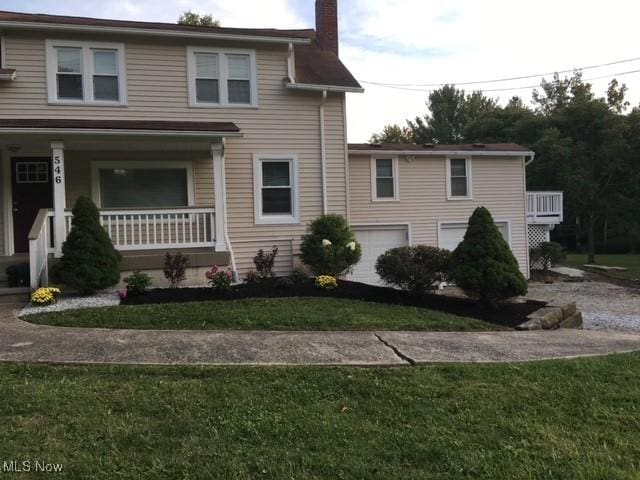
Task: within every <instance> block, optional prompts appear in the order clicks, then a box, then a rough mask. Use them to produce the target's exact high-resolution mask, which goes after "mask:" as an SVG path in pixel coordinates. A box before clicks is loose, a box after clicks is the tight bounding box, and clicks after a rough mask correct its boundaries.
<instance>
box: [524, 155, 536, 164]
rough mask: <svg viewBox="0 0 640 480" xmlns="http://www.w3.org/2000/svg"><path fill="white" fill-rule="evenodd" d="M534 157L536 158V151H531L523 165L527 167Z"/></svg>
mask: <svg viewBox="0 0 640 480" xmlns="http://www.w3.org/2000/svg"><path fill="white" fill-rule="evenodd" d="M535 159H536V152H531V158H530V159H529V160H527V161H526V162H525V164H524V166H525V167H528V166H529V165H531V164H532V163H533V161H534V160H535Z"/></svg>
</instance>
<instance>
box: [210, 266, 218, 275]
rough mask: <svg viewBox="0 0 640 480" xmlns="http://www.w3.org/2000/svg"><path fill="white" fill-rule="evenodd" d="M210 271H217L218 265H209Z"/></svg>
mask: <svg viewBox="0 0 640 480" xmlns="http://www.w3.org/2000/svg"><path fill="white" fill-rule="evenodd" d="M211 273H218V266H217V265H214V266H213V267H211Z"/></svg>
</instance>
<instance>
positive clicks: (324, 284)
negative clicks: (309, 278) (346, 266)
mask: <svg viewBox="0 0 640 480" xmlns="http://www.w3.org/2000/svg"><path fill="white" fill-rule="evenodd" d="M315 285H316V287H318V288H323V289H325V290H331V289H332V288H337V287H338V281H337V280H336V278H335V277H332V276H331V275H320V276H318V277H316V281H315Z"/></svg>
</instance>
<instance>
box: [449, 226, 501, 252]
mask: <svg viewBox="0 0 640 480" xmlns="http://www.w3.org/2000/svg"><path fill="white" fill-rule="evenodd" d="M496 226H497V227H498V230H500V233H501V234H502V238H504V239H505V241H506V242H507V243H508V244H510V241H509V224H508V223H507V222H496ZM466 231H467V225H466V224H464V223H441V224H440V236H439V237H438V244H439V247H440V248H445V249H447V250H451V251H454V250H455V249H456V247H457V246H458V245H459V244H460V242H462V239H463V238H464V234H465V233H466Z"/></svg>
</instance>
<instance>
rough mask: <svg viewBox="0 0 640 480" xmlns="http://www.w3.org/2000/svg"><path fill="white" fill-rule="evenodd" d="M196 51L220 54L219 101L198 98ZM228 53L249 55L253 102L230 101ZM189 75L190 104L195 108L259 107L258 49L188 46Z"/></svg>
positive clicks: (250, 89)
mask: <svg viewBox="0 0 640 480" xmlns="http://www.w3.org/2000/svg"><path fill="white" fill-rule="evenodd" d="M196 53H214V54H217V55H218V88H219V95H220V97H219V100H220V101H219V102H218V103H213V102H198V100H197V98H196V56H195V54H196ZM227 55H248V56H249V70H250V73H249V84H250V85H249V87H250V88H249V91H250V95H251V103H229V85H228V83H227V81H228V80H229V64H228V62H227ZM187 77H188V90H189V106H190V107H195V108H258V78H257V68H256V51H255V50H246V49H237V48H212V47H193V46H188V47H187Z"/></svg>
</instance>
